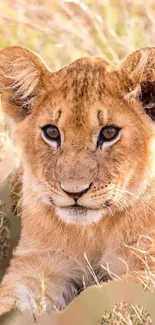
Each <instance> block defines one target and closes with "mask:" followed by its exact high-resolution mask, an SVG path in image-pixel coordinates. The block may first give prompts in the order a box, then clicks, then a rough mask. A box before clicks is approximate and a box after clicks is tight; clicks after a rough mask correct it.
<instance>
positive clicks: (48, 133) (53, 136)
mask: <svg viewBox="0 0 155 325" xmlns="http://www.w3.org/2000/svg"><path fill="white" fill-rule="evenodd" d="M42 131H43V135H44V137H45V138H46V139H47V140H49V141H55V142H57V143H60V132H59V130H58V128H57V127H56V126H55V125H45V126H43V127H42Z"/></svg>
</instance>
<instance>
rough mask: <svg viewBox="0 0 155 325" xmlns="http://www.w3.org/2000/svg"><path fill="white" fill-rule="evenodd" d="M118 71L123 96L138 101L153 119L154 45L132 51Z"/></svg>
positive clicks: (154, 102) (154, 99)
mask: <svg viewBox="0 0 155 325" xmlns="http://www.w3.org/2000/svg"><path fill="white" fill-rule="evenodd" d="M119 71H120V76H121V78H122V79H121V80H122V88H123V87H124V89H123V91H124V94H125V97H126V98H127V99H129V100H130V99H132V98H135V99H136V100H137V101H139V103H140V104H141V106H142V109H143V111H144V112H145V114H146V115H148V116H149V118H150V119H151V120H152V121H155V47H148V48H144V49H140V50H138V51H135V52H133V53H132V54H130V55H129V56H128V57H127V58H126V59H125V60H124V62H123V63H122V64H121V65H120V68H119Z"/></svg>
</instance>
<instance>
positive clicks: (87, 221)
mask: <svg viewBox="0 0 155 325" xmlns="http://www.w3.org/2000/svg"><path fill="white" fill-rule="evenodd" d="M56 212H57V215H58V217H59V218H60V219H61V220H62V221H63V222H65V223H67V224H72V225H85V226H86V225H91V224H94V223H97V222H99V221H100V220H101V218H102V217H103V216H104V214H105V211H104V210H92V209H87V208H84V207H75V206H72V207H66V208H58V207H57V208H56Z"/></svg>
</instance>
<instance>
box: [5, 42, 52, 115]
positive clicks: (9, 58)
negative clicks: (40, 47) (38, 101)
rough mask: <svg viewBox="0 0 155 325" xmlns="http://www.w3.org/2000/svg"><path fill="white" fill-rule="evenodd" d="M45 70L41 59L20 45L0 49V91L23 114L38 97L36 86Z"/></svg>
mask: <svg viewBox="0 0 155 325" xmlns="http://www.w3.org/2000/svg"><path fill="white" fill-rule="evenodd" d="M45 71H47V69H46V67H45V65H44V63H43V62H42V61H41V59H40V58H39V57H38V56H37V55H36V54H35V53H33V52H31V51H30V50H27V49H24V48H20V47H10V48H5V49H3V50H1V51H0V91H1V93H2V98H3V95H4V97H6V96H8V102H9V103H10V104H12V105H16V106H17V107H20V110H21V111H22V112H23V115H26V114H27V113H28V112H29V111H30V107H31V104H32V103H33V101H34V99H35V98H37V97H38V95H39V91H38V87H39V85H41V79H43V78H42V77H43V75H44V74H45Z"/></svg>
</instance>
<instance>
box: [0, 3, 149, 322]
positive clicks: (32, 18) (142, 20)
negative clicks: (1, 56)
mask: <svg viewBox="0 0 155 325" xmlns="http://www.w3.org/2000/svg"><path fill="white" fill-rule="evenodd" d="M154 30H155V2H154V1H153V0H137V1H133V0H104V1H103V0H96V1H93V0H83V1H80V0H75V1H69V0H68V1H62V0H52V1H49V0H44V1H43V0H33V1H27V0H16V1H12V0H1V2H0V35H1V37H0V47H1V48H2V47H5V46H12V45H19V46H24V47H28V48H30V49H32V50H34V51H36V52H37V53H39V54H40V55H41V56H42V57H43V58H44V59H45V61H46V62H47V64H48V65H49V66H50V68H51V69H52V70H56V69H59V68H61V67H62V66H64V65H66V64H68V63H69V62H71V61H73V60H75V59H77V58H79V57H81V56H89V55H97V56H102V57H104V58H106V59H108V60H112V61H114V62H115V63H119V62H120V60H122V59H123V58H124V57H125V56H126V55H128V54H129V53H131V52H132V51H134V50H135V49H138V48H140V47H145V46H154V45H155V40H154ZM18 162H19V159H18V155H17V149H15V147H14V146H13V145H12V143H11V141H10V140H9V137H8V133H7V129H6V124H5V120H4V118H3V116H2V113H1V111H0V181H3V180H5V179H6V178H7V177H8V175H9V174H10V173H11V172H12V170H13V169H14V167H15V166H17V165H18ZM102 324H105V325H108V324H120V325H124V324H129V325H130V324H134V325H138V324H139V325H140V324H151V323H150V318H149V316H148V315H147V313H146V312H145V311H143V310H142V308H140V307H133V306H129V305H127V304H125V305H122V304H120V305H119V306H118V305H116V306H114V308H113V310H112V311H111V312H109V313H107V314H105V315H103V320H102Z"/></svg>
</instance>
